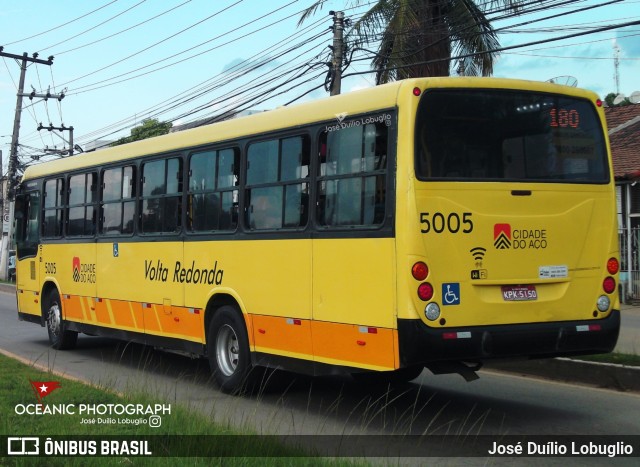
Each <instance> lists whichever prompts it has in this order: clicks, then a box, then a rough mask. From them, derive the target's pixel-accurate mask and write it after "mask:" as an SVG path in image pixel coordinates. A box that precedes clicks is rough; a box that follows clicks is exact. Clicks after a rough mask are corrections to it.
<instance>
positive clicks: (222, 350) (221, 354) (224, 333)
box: [207, 305, 251, 393]
mask: <svg viewBox="0 0 640 467" xmlns="http://www.w3.org/2000/svg"><path fill="white" fill-rule="evenodd" d="M207 353H208V355H209V365H210V366H211V371H212V372H213V378H214V379H215V381H216V383H217V384H218V386H219V387H220V389H221V390H222V391H223V392H226V393H240V392H243V391H244V389H245V388H246V387H247V384H248V382H249V381H248V380H249V374H250V372H251V354H250V351H249V339H248V337H247V330H246V327H245V325H244V320H243V319H242V315H241V314H240V312H239V311H238V310H236V308H234V307H232V306H228V305H225V306H222V307H220V309H218V311H216V313H215V315H214V316H213V319H212V320H211V323H209V330H208V333H207Z"/></svg>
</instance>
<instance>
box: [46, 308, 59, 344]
mask: <svg viewBox="0 0 640 467" xmlns="http://www.w3.org/2000/svg"><path fill="white" fill-rule="evenodd" d="M61 319H62V318H61V316H60V305H58V304H57V303H54V304H52V305H51V306H50V307H49V314H48V315H47V326H48V328H49V332H50V333H51V335H52V336H55V337H57V336H58V335H60V321H61Z"/></svg>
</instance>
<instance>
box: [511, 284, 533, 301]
mask: <svg viewBox="0 0 640 467" xmlns="http://www.w3.org/2000/svg"><path fill="white" fill-rule="evenodd" d="M502 298H504V300H505V301H507V302H522V301H527V300H537V299H538V292H537V291H536V286H535V285H507V286H503V287H502Z"/></svg>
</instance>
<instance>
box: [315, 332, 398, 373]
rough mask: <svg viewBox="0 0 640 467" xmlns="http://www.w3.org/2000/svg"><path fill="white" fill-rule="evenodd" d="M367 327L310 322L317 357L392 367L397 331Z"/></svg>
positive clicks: (356, 363)
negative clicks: (363, 330) (364, 330)
mask: <svg viewBox="0 0 640 467" xmlns="http://www.w3.org/2000/svg"><path fill="white" fill-rule="evenodd" d="M373 329H374V328H371V331H369V328H367V331H368V332H367V333H363V332H361V330H360V326H357V325H353V324H338V323H327V322H322V321H312V322H311V333H312V335H313V349H314V352H315V359H316V360H318V361H325V362H327V361H336V360H337V361H340V362H344V363H345V364H347V365H348V364H352V365H354V366H360V365H368V366H371V367H382V368H386V369H389V370H392V369H395V368H396V365H397V361H398V358H397V356H396V352H397V344H396V342H397V332H396V331H395V330H394V329H385V328H375V332H373Z"/></svg>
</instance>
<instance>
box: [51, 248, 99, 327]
mask: <svg viewBox="0 0 640 467" xmlns="http://www.w3.org/2000/svg"><path fill="white" fill-rule="evenodd" d="M41 251H42V253H41V261H40V263H39V264H40V277H41V279H42V284H45V283H46V282H54V283H56V284H57V285H58V287H59V288H60V290H59V293H60V295H61V298H62V299H63V300H64V298H65V297H64V296H65V295H71V296H74V297H80V298H83V299H86V300H89V301H91V300H94V298H95V296H96V279H97V275H96V269H97V266H96V244H95V243H94V242H93V241H91V242H90V243H73V244H53V243H52V244H44V245H42V246H41ZM46 298H47V297H42V299H43V300H46ZM66 305H70V306H63V308H62V311H63V313H64V316H63V317H64V319H68V320H72V321H74V320H75V317H77V316H79V315H80V313H81V311H80V309H77V308H76V306H78V305H77V304H76V303H75V302H68V301H67V303H66ZM88 317H89V318H90V321H89V322H90V323H91V324H99V323H97V322H94V320H91V316H88Z"/></svg>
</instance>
